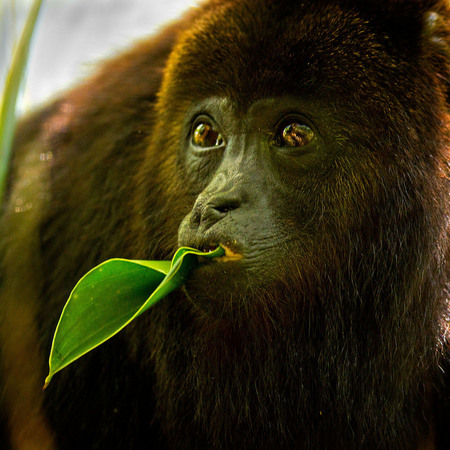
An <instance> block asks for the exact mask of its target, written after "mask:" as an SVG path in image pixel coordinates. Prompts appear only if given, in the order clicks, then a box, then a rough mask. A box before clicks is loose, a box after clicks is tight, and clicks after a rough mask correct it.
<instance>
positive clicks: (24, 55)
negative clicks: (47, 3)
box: [0, 0, 42, 202]
mask: <svg viewBox="0 0 450 450" xmlns="http://www.w3.org/2000/svg"><path fill="white" fill-rule="evenodd" d="M41 4H42V0H35V1H34V2H33V4H32V6H31V10H30V13H29V14H28V18H27V21H26V24H25V27H24V29H23V32H22V36H21V37H20V40H19V44H18V46H17V48H16V50H15V52H14V56H13V60H12V64H11V67H10V69H9V71H8V75H7V77H6V83H5V89H4V91H3V96H2V101H1V105H0V202H2V201H3V196H4V192H5V186H6V180H7V176H8V170H9V161H10V158H11V149H12V143H13V138H14V131H15V128H16V127H15V124H16V104H17V97H18V95H19V91H20V87H21V85H22V82H23V78H24V73H25V70H26V66H27V61H28V55H29V51H30V42H31V38H32V36H33V31H34V29H35V25H36V20H37V17H38V15H39V11H40V8H41Z"/></svg>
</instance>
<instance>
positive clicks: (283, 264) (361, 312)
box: [0, 0, 450, 450]
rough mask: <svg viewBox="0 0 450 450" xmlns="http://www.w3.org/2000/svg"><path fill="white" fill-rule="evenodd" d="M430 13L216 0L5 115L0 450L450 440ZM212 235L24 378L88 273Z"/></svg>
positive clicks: (439, 137)
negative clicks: (44, 101)
mask: <svg viewBox="0 0 450 450" xmlns="http://www.w3.org/2000/svg"><path fill="white" fill-rule="evenodd" d="M449 19H450V15H449V9H448V5H447V2H446V1H444V0H409V1H408V0H391V1H381V0H380V1H375V0H365V1H363V0H361V1H358V0H314V1H313V0H303V1H302V0H296V1H294V0H284V1H275V0H212V1H209V2H204V3H202V4H200V6H199V7H197V8H195V9H193V10H191V11H189V12H188V13H187V14H186V15H185V16H184V17H183V18H182V19H180V20H179V21H178V22H176V23H174V24H172V25H170V26H168V27H167V28H166V29H165V30H163V31H162V32H161V33H160V34H159V35H157V36H156V37H153V38H151V39H149V40H147V41H144V42H141V43H139V44H138V45H137V46H136V47H135V48H133V49H132V50H131V51H129V52H128V53H126V54H124V55H122V56H120V57H118V58H117V59H114V60H112V61H110V62H107V63H106V64H105V65H104V66H103V67H102V68H100V70H99V72H98V73H97V74H96V75H95V76H94V77H93V78H92V79H90V80H89V81H87V82H86V83H84V84H82V85H81V86H79V87H76V88H74V89H73V90H71V91H70V92H68V93H67V94H65V95H63V96H62V97H61V98H60V99H59V100H57V101H55V102H53V103H52V104H51V105H50V106H48V107H46V108H44V109H43V110H41V111H39V112H37V113H35V114H34V115H32V116H31V117H29V118H28V119H26V120H25V121H24V122H23V123H22V124H21V125H20V127H19V128H18V131H17V136H16V140H15V153H14V158H13V165H12V170H11V177H10V183H9V190H8V199H7V202H6V204H5V206H4V214H3V217H4V219H3V224H2V264H3V266H2V279H1V283H2V285H1V289H2V297H1V313H2V317H1V318H2V322H1V327H0V331H1V335H0V338H1V347H0V348H1V353H2V374H1V382H2V384H3V386H4V387H3V389H2V397H1V399H2V405H3V413H2V414H1V416H0V418H1V419H2V424H3V428H4V430H5V437H4V438H3V442H5V446H6V445H7V444H6V442H8V441H9V442H11V446H12V447H13V448H19V449H25V448H59V449H63V450H66V449H161V448H171V449H199V448H201V449H203V448H211V449H309V450H315V449H328V450H334V449H336V450H352V449H354V450H360V449H386V450H396V449H397V450H398V449H405V450H406V449H407V450H425V449H427V450H431V449H433V450H444V449H448V448H450V435H449V427H450V415H449V392H450V390H449V384H450V383H449V379H450V378H449V376H450V375H449V371H450V367H449V360H448V339H449V336H448V333H449V331H448V330H449V317H448V312H449V304H448V302H449V261H450V257H449V230H450V225H449V220H450V219H449V217H450V210H449V194H450V188H449V175H450V174H449V160H450V158H449V143H448V125H449V119H448V106H449V104H448V98H449V97H448V82H449V45H450V37H449V32H450V25H449ZM218 244H222V245H224V246H225V247H226V249H227V253H226V256H225V257H224V258H223V259H222V260H220V261H217V262H211V263H208V264H205V265H202V266H201V267H200V268H199V269H198V270H196V271H195V272H194V273H193V274H192V277H190V279H189V280H188V281H187V282H186V285H185V286H183V287H182V288H181V289H179V290H178V291H176V292H174V293H173V294H171V295H170V296H168V297H167V298H165V299H163V300H162V301H161V302H160V303H159V304H157V305H156V306H155V307H154V308H153V309H152V310H151V311H150V312H149V313H147V314H145V315H143V316H141V317H140V318H139V319H138V320H136V321H135V323H133V324H132V325H130V326H129V327H127V328H125V330H123V331H122V332H121V333H119V334H118V335H117V336H115V337H114V338H113V339H112V340H111V341H110V342H108V343H106V344H104V345H103V346H101V347H99V348H98V349H96V350H94V351H92V352H91V353H90V354H87V355H86V356H84V357H83V358H81V359H80V360H78V361H77V362H75V363H74V364H72V365H71V366H69V367H68V368H66V369H64V370H63V371H62V372H61V373H60V374H58V375H57V376H56V377H55V379H54V381H53V382H52V384H51V385H50V386H49V387H48V388H47V389H46V390H45V391H44V392H43V393H41V386H42V383H43V380H44V377H45V374H46V372H45V370H46V359H47V357H48V353H49V350H50V344H51V338H52V335H53V332H54V330H55V326H56V323H57V320H58V317H59V315H60V313H61V310H62V307H63V304H64V302H65V300H66V299H67V297H68V295H69V293H70V290H71V288H72V287H73V286H74V284H75V283H76V281H77V280H78V279H79V278H80V277H81V276H82V275H83V274H84V273H86V272H87V271H88V270H89V269H91V268H92V267H93V266H94V265H96V264H98V263H100V262H102V261H104V260H106V259H108V258H111V257H123V258H131V259H150V260H158V259H169V258H170V257H171V256H172V255H173V253H174V251H175V250H176V249H177V247H179V246H191V247H196V248H199V249H202V250H203V249H205V250H207V249H210V248H213V247H215V246H217V245H218ZM6 435H8V437H6ZM27 445H28V446H27ZM32 445H35V447H32Z"/></svg>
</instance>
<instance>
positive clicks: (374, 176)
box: [141, 1, 448, 314]
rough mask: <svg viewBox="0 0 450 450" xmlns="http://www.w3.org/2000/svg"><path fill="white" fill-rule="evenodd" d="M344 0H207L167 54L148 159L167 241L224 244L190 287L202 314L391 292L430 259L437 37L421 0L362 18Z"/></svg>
mask: <svg viewBox="0 0 450 450" xmlns="http://www.w3.org/2000/svg"><path fill="white" fill-rule="evenodd" d="M345 3H346V4H347V6H345V5H344V2H329V1H324V2H321V5H320V7H318V6H317V4H316V3H314V2H303V3H300V2H294V1H286V2H272V1H260V2H255V1H252V2H247V1H240V2H235V1H225V2H223V1H221V2H213V3H211V4H208V6H204V7H200V8H199V9H198V10H197V12H196V14H197V17H196V19H195V22H194V26H192V27H191V28H190V29H189V30H188V31H186V32H185V33H184V34H183V35H182V36H181V39H180V41H179V42H178V45H177V46H176V48H175V50H174V52H173V53H172V56H171V58H170V60H169V63H168V68H167V71H166V73H165V78H164V81H163V86H162V89H161V92H160V97H159V103H158V105H157V116H158V120H157V123H156V126H155V129H156V133H155V136H154V138H153V140H152V142H151V144H150V150H149V158H148V160H149V162H148V164H154V160H155V158H156V159H157V160H158V158H159V160H160V162H159V164H160V165H161V169H162V170H161V173H162V174H164V175H163V177H165V179H164V180H163V179H162V178H161V179H160V180H159V181H160V182H161V183H164V185H167V184H170V186H171V187H170V188H169V189H167V190H168V191H169V192H170V194H168V195H167V196H166V197H165V198H166V200H165V201H167V203H168V204H175V203H177V204H178V205H180V206H179V207H177V208H174V211H173V214H174V215H175V217H173V218H171V219H170V220H172V221H173V222H178V224H179V229H178V245H180V246H191V247H196V248H199V249H202V250H207V249H211V248H214V247H216V246H217V245H218V244H221V245H223V246H225V248H226V251H227V254H226V255H225V257H224V258H221V259H219V260H217V261H216V262H214V263H212V264H208V265H205V266H203V267H201V268H200V269H199V270H198V271H196V273H195V274H194V276H193V277H192V279H191V280H190V281H189V282H188V283H187V286H186V291H187V293H188V295H189V297H190V298H191V299H193V301H194V303H195V304H196V306H199V307H200V309H202V310H206V311H207V312H208V313H214V314H224V312H233V311H235V310H236V309H237V310H239V313H238V314H244V313H245V312H246V311H249V310H252V311H253V312H252V314H253V313H254V310H253V309H254V308H258V307H259V308H262V307H264V308H269V307H270V306H268V305H270V304H271V303H277V306H276V308H278V307H279V303H280V297H282V298H288V297H293V298H295V299H297V300H296V301H292V302H291V303H290V308H292V307H294V306H293V305H294V304H297V305H298V304H305V302H311V301H313V300H312V299H313V298H315V297H320V298H326V297H327V295H326V293H327V292H331V291H334V292H340V293H341V294H340V295H342V293H343V292H346V293H347V294H348V293H349V292H352V293H353V294H355V295H356V293H357V295H358V296H360V297H368V298H372V297H374V295H375V296H376V297H377V298H381V297H383V296H385V295H388V293H389V292H390V290H391V289H392V286H393V284H392V283H396V284H397V288H398V289H399V292H398V293H397V294H396V295H397V296H399V297H402V296H403V294H402V293H401V292H400V291H402V290H403V289H404V290H405V291H408V292H409V291H410V290H411V289H412V287H411V286H409V284H408V280H407V279H406V278H407V277H405V280H404V283H398V278H399V277H401V276H402V274H406V273H409V272H410V271H411V270H419V271H420V270H421V271H423V278H424V279H425V278H426V275H425V274H426V273H427V272H428V271H429V270H430V268H431V267H434V268H435V269H436V270H441V271H442V267H441V266H442V250H443V249H439V248H438V247H437V243H438V242H441V241H440V240H439V239H438V236H440V235H442V233H443V232H445V230H444V229H443V228H442V227H443V224H444V221H443V220H442V217H443V215H444V214H445V213H446V207H447V205H446V202H447V199H446V198H445V197H446V196H447V197H448V187H447V186H446V185H444V182H443V178H442V176H440V175H439V174H440V173H443V172H442V171H443V170H444V166H443V162H444V158H443V156H442V154H443V151H444V149H443V112H444V110H445V108H446V105H445V98H444V94H445V92H444V85H443V82H442V80H441V79H439V77H438V76H437V75H436V74H435V72H431V71H430V70H429V67H430V64H433V65H434V66H436V64H441V65H442V68H443V70H444V67H445V66H444V62H443V59H442V56H439V55H440V54H441V53H440V52H441V50H442V49H441V48H440V45H441V43H440V42H439V40H438V39H433V35H432V34H431V33H430V35H429V36H427V37H426V38H423V35H424V33H425V31H424V30H425V26H426V25H425V20H426V17H425V16H424V15H423V14H422V13H421V12H420V7H419V3H418V5H417V11H415V10H414V8H412V11H409V12H408V14H407V15H405V16H403V17H402V16H401V15H400V14H398V16H396V15H395V12H390V14H391V15H388V11H386V10H381V9H380V11H379V12H378V14H375V15H373V14H371V16H370V20H369V19H368V18H367V17H366V15H365V13H364V12H362V11H361V9H359V8H358V7H357V2H353V3H352V2H345ZM256 4H257V9H258V14H257V15H255V14H251V13H249V11H248V9H249V8H255V7H256V6H255V5H256ZM349 4H350V7H349V6H348V5H349ZM399 12H400V7H399V10H398V11H397V13H399ZM336 17H339V20H335V18H336ZM394 18H395V19H396V20H397V19H398V20H399V21H400V22H399V24H398V27H393V26H392V21H393V20H394ZM431 59H433V63H431ZM445 70H446V69H445ZM162 158H163V159H162ZM141 179H142V177H141ZM431 192H433V193H434V194H432V195H431V194H430V193H431ZM436 194H437V195H438V196H440V198H439V203H436V202H435V200H436ZM169 197H170V198H169ZM147 207H148V208H149V209H151V205H147ZM183 215H184V216H183ZM438 255H440V256H438ZM439 267H441V268H440V269H438V268H439ZM373 280H374V281H373ZM415 288H416V289H422V288H423V286H421V287H420V288H419V286H416V287H415ZM384 289H386V290H384ZM403 293H404V292H403ZM324 294H325V295H324ZM414 295H415V294H414ZM306 297H308V298H309V300H305V298H306ZM349 297H352V294H350V295H349ZM249 299H252V300H251V301H250V300H249ZM250 304H251V305H250ZM258 305H259V306H258ZM291 313H292V311H291V310H290V311H289V314H291Z"/></svg>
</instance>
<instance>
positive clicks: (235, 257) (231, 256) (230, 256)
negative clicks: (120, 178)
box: [200, 243, 243, 262]
mask: <svg viewBox="0 0 450 450" xmlns="http://www.w3.org/2000/svg"><path fill="white" fill-rule="evenodd" d="M219 245H220V246H221V247H222V248H223V249H224V250H225V255H223V256H219V257H217V258H213V259H212V260H210V259H207V258H203V257H200V261H201V262H206V261H209V262H229V261H239V260H241V259H242V258H243V255H242V253H239V251H238V250H237V249H236V248H234V246H230V244H229V243H227V244H222V243H220V244H217V245H210V244H207V245H203V246H200V249H201V250H202V251H203V252H205V253H210V252H212V251H213V250H215V249H216V248H217V247H218V246H219Z"/></svg>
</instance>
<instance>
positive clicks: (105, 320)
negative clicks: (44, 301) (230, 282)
mask: <svg viewBox="0 0 450 450" xmlns="http://www.w3.org/2000/svg"><path fill="white" fill-rule="evenodd" d="M224 254H225V251H224V249H223V248H222V247H218V248H217V249H216V250H214V251H213V252H209V253H204V252H201V251H199V250H196V249H192V248H188V247H182V248H180V249H178V250H177V252H176V253H175V255H174V257H173V259H172V262H170V261H134V260H126V259H110V260H108V261H105V262H104V263H102V264H100V265H99V266H97V267H95V268H93V269H92V270H91V271H90V272H88V273H87V274H86V275H84V277H83V278H81V280H80V281H79V282H78V283H77V284H76V286H75V288H74V289H73V291H72V293H71V294H70V297H69V300H68V301H67V303H66V305H65V306H64V309H63V311H62V314H61V317H60V319H59V322H58V325H57V327H56V331H55V335H54V337H53V343H52V348H51V351H50V359H49V366H50V371H49V374H48V376H47V378H46V379H45V386H44V388H45V387H47V386H48V384H49V383H50V380H51V379H52V377H53V375H54V374H55V373H56V372H59V371H60V370H61V369H63V368H64V367H66V366H68V365H69V364H70V363H72V362H73V361H75V360H76V359H78V358H79V357H81V356H83V355H84V354H86V353H87V352H89V351H90V350H92V349H93V348H95V347H97V346H99V345H100V344H102V343H103V342H105V341H106V340H108V339H109V338H111V337H112V336H114V335H115V334H116V333H118V332H119V331H120V330H122V329H123V328H124V327H125V326H127V325H128V324H129V323H130V322H131V321H132V320H134V319H135V318H136V317H138V316H139V315H141V314H142V313H143V312H144V311H146V310H147V309H148V308H150V307H151V306H152V305H154V304H155V303H156V302H157V301H158V300H160V299H161V298H163V297H165V296H166V295H168V294H169V293H170V292H172V291H173V290H174V289H176V288H178V287H179V286H181V285H182V284H183V283H184V281H185V280H186V278H187V277H188V275H189V273H190V272H191V271H192V269H194V268H195V267H197V266H198V265H199V264H200V262H199V258H198V257H199V256H203V257H205V258H215V257H220V256H223V255H224Z"/></svg>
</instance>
